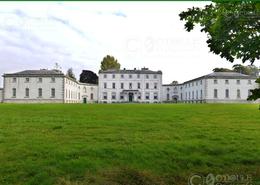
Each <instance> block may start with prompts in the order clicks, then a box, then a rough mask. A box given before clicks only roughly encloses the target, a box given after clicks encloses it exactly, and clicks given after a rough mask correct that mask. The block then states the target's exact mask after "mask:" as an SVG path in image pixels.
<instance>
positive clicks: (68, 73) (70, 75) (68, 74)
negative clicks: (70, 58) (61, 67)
mask: <svg viewBox="0 0 260 185" xmlns="http://www.w3.org/2000/svg"><path fill="white" fill-rule="evenodd" d="M67 76H68V77H70V78H72V79H74V80H76V77H75V74H74V72H73V69H72V68H69V69H68V71H67Z"/></svg>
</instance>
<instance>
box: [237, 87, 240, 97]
mask: <svg viewBox="0 0 260 185" xmlns="http://www.w3.org/2000/svg"><path fill="white" fill-rule="evenodd" d="M237 98H241V95H240V89H237Z"/></svg>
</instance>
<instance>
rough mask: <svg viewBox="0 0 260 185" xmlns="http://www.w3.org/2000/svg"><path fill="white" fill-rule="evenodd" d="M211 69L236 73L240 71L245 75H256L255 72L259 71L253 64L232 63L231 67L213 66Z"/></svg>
mask: <svg viewBox="0 0 260 185" xmlns="http://www.w3.org/2000/svg"><path fill="white" fill-rule="evenodd" d="M213 71H214V72H237V73H242V74H245V75H252V76H257V74H258V73H259V70H258V68H257V67H256V66H255V65H248V66H244V65H241V64H235V65H233V67H232V69H227V68H214V69H213Z"/></svg>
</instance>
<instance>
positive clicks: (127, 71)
mask: <svg viewBox="0 0 260 185" xmlns="http://www.w3.org/2000/svg"><path fill="white" fill-rule="evenodd" d="M100 73H106V74H162V71H152V70H149V69H147V68H143V69H141V70H140V69H132V70H130V69H120V70H116V69H110V70H105V71H103V70H100V71H99V74H100Z"/></svg>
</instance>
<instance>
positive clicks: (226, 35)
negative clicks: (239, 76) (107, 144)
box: [179, 1, 260, 64]
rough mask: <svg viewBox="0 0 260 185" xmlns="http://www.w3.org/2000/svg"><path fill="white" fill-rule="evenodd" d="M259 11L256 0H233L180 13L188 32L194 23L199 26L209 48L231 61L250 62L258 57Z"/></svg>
mask: <svg viewBox="0 0 260 185" xmlns="http://www.w3.org/2000/svg"><path fill="white" fill-rule="evenodd" d="M259 14H260V3H259V2H250V1H240V2H239V1H236V2H215V3H213V4H212V3H211V4H210V5H206V6H205V7H204V8H197V7H196V8H195V7H193V8H189V9H188V10H187V11H183V12H181V13H180V14H179V16H180V20H184V21H185V22H186V23H185V29H186V30H187V31H188V32H190V31H191V30H193V28H194V26H195V24H198V25H200V26H201V27H202V29H201V32H205V33H206V34H207V36H208V39H207V44H208V47H209V48H210V51H211V52H213V53H215V54H217V55H220V57H221V58H225V59H227V60H228V61H230V62H233V61H234V59H242V62H243V63H244V62H246V61H249V62H251V64H253V63H254V61H255V60H259V58H260V34H259Z"/></svg>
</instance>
